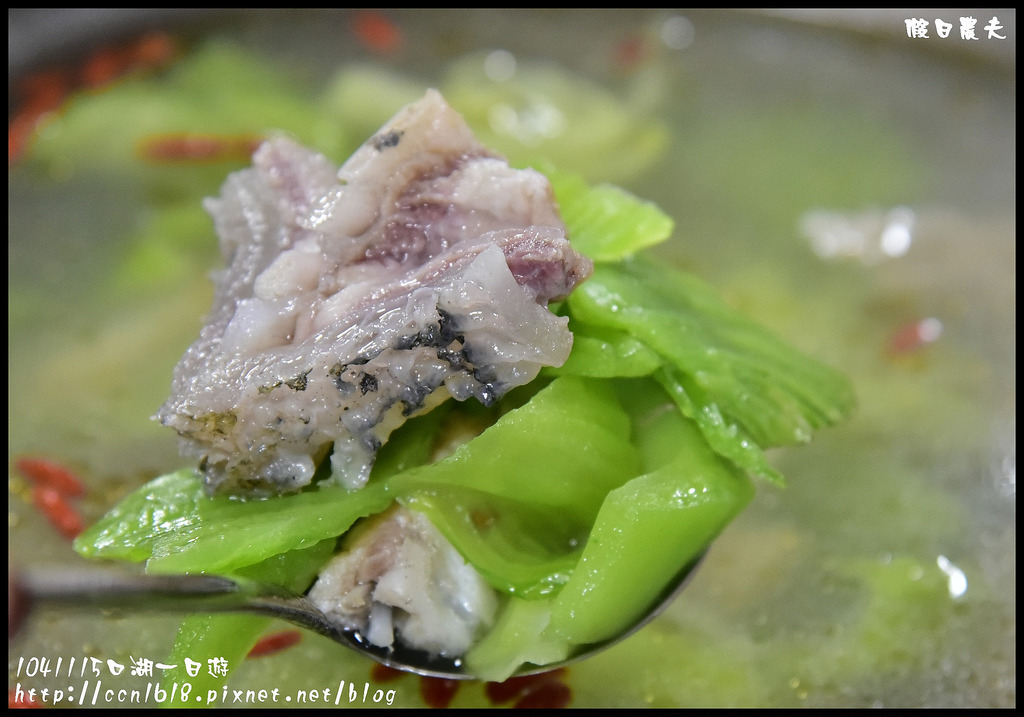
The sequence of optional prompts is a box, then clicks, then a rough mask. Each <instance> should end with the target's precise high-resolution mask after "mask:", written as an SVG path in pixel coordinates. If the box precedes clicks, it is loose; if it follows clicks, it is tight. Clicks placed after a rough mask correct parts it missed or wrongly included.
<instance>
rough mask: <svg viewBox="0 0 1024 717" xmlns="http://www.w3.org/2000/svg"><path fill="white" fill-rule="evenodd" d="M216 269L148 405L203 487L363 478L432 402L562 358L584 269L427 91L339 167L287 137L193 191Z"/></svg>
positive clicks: (549, 212)
mask: <svg viewBox="0 0 1024 717" xmlns="http://www.w3.org/2000/svg"><path fill="white" fill-rule="evenodd" d="M207 208H208V210H209V211H210V213H211V214H212V216H213V218H214V222H215V225H216V229H217V232H218V234H219V236H220V242H221V249H222V253H223V255H224V259H225V262H226V265H227V266H226V268H225V269H224V270H222V271H221V272H219V274H218V275H217V277H216V278H217V290H216V296H215V299H214V306H213V309H212V311H211V313H210V315H209V317H208V323H207V324H206V325H205V326H204V327H203V329H202V331H201V333H200V337H199V339H198V340H197V341H196V342H195V343H194V344H193V345H192V346H191V347H190V348H189V349H188V351H187V352H186V354H185V356H184V357H183V358H182V360H181V362H180V363H179V365H178V366H177V368H176V369H175V374H174V381H173V387H172V394H171V396H170V398H169V399H168V401H167V402H166V404H165V405H164V406H163V407H162V408H161V410H160V412H159V414H158V418H159V419H160V420H161V422H162V423H163V424H164V425H167V426H170V427H172V428H174V429H175V430H177V431H178V432H179V434H180V435H181V436H182V446H183V450H184V452H186V453H187V454H189V455H191V456H194V457H196V458H198V459H200V461H201V466H202V470H203V474H204V479H205V484H206V488H207V491H208V492H209V493H211V494H233V495H257V496H259V495H264V496H266V495H273V494H277V493H282V492H289V491H295V490H298V489H300V488H302V487H303V486H305V485H307V484H309V483H310V481H311V480H312V478H313V474H314V471H315V468H316V466H317V464H318V463H319V462H320V461H321V460H323V459H324V458H325V457H326V456H327V455H328V454H330V463H331V468H332V472H333V474H334V476H335V477H336V479H337V480H340V481H341V482H342V483H343V484H344V485H345V486H347V487H349V488H351V489H355V488H359V487H361V486H362V485H363V484H365V482H366V480H367V478H368V476H369V471H370V468H371V467H372V465H373V460H374V457H375V455H376V452H377V449H378V448H379V447H380V446H381V445H382V444H383V443H384V442H385V441H386V440H387V439H388V436H389V434H390V433H391V431H393V430H394V429H395V428H396V427H397V426H399V425H400V424H401V423H402V422H403V421H404V420H406V418H408V417H409V416H411V415H414V414H416V413H419V412H423V411H425V410H429V409H430V408H432V407H433V406H435V405H437V404H438V403H440V402H441V401H443V400H445V399H447V398H449V397H454V398H456V399H458V400H466V399H469V398H476V399H477V400H479V401H481V402H483V403H485V404H489V403H492V402H494V401H495V400H497V399H498V398H500V397H501V396H502V395H503V394H504V393H505V392H507V391H508V390H509V389H510V388H513V387H515V386H519V385H523V384H525V383H527V382H529V381H531V380H532V379H533V378H534V377H535V376H536V375H537V373H538V371H539V370H540V368H541V367H542V366H545V365H556V366H557V365H560V364H561V363H563V362H564V361H565V359H566V358H567V357H568V355H569V351H570V349H571V346H572V335H571V333H570V331H569V330H568V328H567V325H566V324H567V319H565V318H564V317H558V316H555V315H554V314H552V313H551V312H550V311H549V310H548V308H547V304H548V302H550V301H553V300H558V299H561V298H564V297H565V296H567V295H568V294H569V292H571V291H572V289H573V287H574V286H576V284H578V283H579V282H581V281H583V280H584V279H586V277H587V276H589V274H590V271H591V269H592V265H591V263H590V261H589V260H588V259H586V258H585V257H583V256H581V255H580V254H578V253H577V252H575V251H574V250H573V249H572V248H571V247H570V246H569V243H568V241H567V240H566V237H565V227H564V225H563V223H562V221H561V218H560V217H559V215H558V211H557V207H556V205H555V202H554V199H553V196H552V192H551V187H550V185H549V183H548V181H547V179H546V178H545V177H544V176H543V175H541V174H540V173H538V172H535V171H533V170H517V169H513V168H511V167H509V165H508V164H507V162H505V160H504V159H502V158H500V157H498V156H496V155H494V154H493V153H491V152H489V151H488V150H487V149H486V148H484V147H483V146H482V145H480V144H479V143H478V142H477V141H476V139H475V138H474V137H473V135H472V133H471V131H470V130H469V128H468V127H467V126H466V124H465V123H464V122H463V120H462V118H461V117H459V116H458V114H457V113H455V112H454V110H452V109H451V108H450V107H448V105H447V104H446V103H445V102H444V100H443V98H442V97H441V95H440V94H438V93H437V92H436V91H433V90H431V91H428V92H427V94H426V95H425V96H424V97H423V98H422V99H421V100H419V101H418V102H416V103H414V104H412V105H410V106H408V107H407V108H405V109H404V110H402V111H401V112H400V113H399V114H398V115H396V116H395V118H394V119H392V120H391V121H390V122H389V123H388V124H387V125H385V127H383V128H382V129H381V130H380V131H379V132H378V133H377V134H376V135H375V136H374V137H373V138H371V139H370V140H369V141H368V142H366V143H365V144H364V145H363V146H362V147H361V148H360V149H359V150H357V151H356V153H355V154H353V156H352V157H351V158H350V159H349V160H348V161H347V162H346V163H345V164H344V165H343V166H342V167H341V168H340V169H336V168H335V167H334V166H333V165H332V164H331V163H330V161H329V160H327V159H326V158H325V157H323V156H322V155H320V154H317V153H315V152H312V151H310V150H307V149H305V148H303V147H300V146H299V145H297V144H296V143H294V142H292V141H291V140H289V139H286V138H277V139H273V140H270V141H268V142H266V143H265V144H264V145H262V146H261V147H260V149H259V150H258V151H257V152H256V153H255V155H254V157H253V167H252V168H250V169H246V170H243V171H241V172H237V173H236V174H234V175H232V176H231V177H229V178H228V180H227V181H226V182H225V185H224V187H223V190H222V194H221V196H220V197H219V198H217V199H211V200H208V202H207Z"/></svg>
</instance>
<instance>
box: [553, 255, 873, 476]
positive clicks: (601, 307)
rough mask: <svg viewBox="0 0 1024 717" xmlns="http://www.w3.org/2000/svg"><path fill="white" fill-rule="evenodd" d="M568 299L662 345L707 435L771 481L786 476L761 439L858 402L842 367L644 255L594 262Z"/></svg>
mask: <svg viewBox="0 0 1024 717" xmlns="http://www.w3.org/2000/svg"><path fill="white" fill-rule="evenodd" d="M567 303H568V309H569V313H570V316H571V317H573V318H575V319H577V320H579V321H581V322H582V324H583V325H584V326H587V325H596V326H604V327H607V328H610V329H615V330H619V331H623V332H628V333H630V334H631V335H632V336H633V337H635V338H636V339H638V340H639V341H641V342H643V343H644V344H645V345H646V346H648V347H650V348H651V349H652V350H653V351H655V352H657V353H658V354H659V355H660V356H661V359H662V361H663V364H664V367H665V368H664V370H663V371H662V372H661V373H660V374H659V377H660V380H661V381H662V383H663V384H664V385H665V388H666V390H668V391H669V393H670V394H671V395H672V397H673V398H674V399H675V400H676V402H677V404H678V405H679V407H680V409H681V410H682V411H683V413H684V414H685V415H687V416H689V417H691V418H693V419H694V420H695V421H697V423H698V425H700V426H701V428H702V430H703V431H704V433H705V436H706V438H707V440H708V441H709V443H710V444H711V445H712V446H713V447H714V448H715V449H716V450H717V451H718V452H719V453H721V454H722V455H725V456H727V457H729V458H731V459H733V460H734V461H736V462H737V464H738V465H740V466H741V467H743V468H744V469H746V470H750V471H752V472H754V473H756V474H758V475H761V476H763V477H765V478H768V479H770V480H775V481H778V480H780V479H781V477H780V476H779V475H778V474H777V473H776V472H775V471H773V470H771V469H770V467H768V465H767V462H766V461H765V460H764V459H763V457H762V456H761V454H760V452H761V448H766V447H770V446H778V445H787V444H792V443H799V442H805V441H807V440H809V439H810V436H811V433H812V431H813V430H814V429H817V428H821V427H824V426H828V425H831V424H833V423H835V422H837V421H839V420H840V419H842V418H843V417H845V416H846V415H847V413H848V412H849V411H850V409H851V408H852V405H853V393H852V390H851V388H850V386H849V384H848V383H847V381H846V380H845V379H844V378H843V377H842V376H841V375H840V374H839V373H837V372H836V371H835V370H833V369H831V368H829V367H827V366H825V365H823V364H821V363H819V362H818V361H816V360H814V359H811V358H809V357H807V356H805V355H803V354H802V353H800V352H799V351H797V350H796V349H794V348H792V347H791V346H789V345H788V344H787V343H785V342H784V341H782V340H781V339H780V338H778V337H777V336H775V335H774V334H772V333H771V332H769V331H767V330H765V329H764V328H762V327H760V326H758V325H756V324H754V323H753V322H751V321H750V320H749V319H747V318H746V317H744V316H743V315H742V314H740V313H739V312H737V311H735V310H734V309H732V308H731V307H729V306H728V305H727V304H725V302H723V301H722V300H721V299H720V298H719V297H718V296H717V294H716V293H715V292H714V291H713V290H712V289H710V288H709V287H708V286H707V285H705V284H704V283H703V282H701V281H699V280H698V279H696V278H695V277H693V276H690V275H687V274H683V273H680V272H676V271H674V270H671V269H669V268H667V267H665V266H663V265H658V264H655V263H654V262H652V261H649V260H646V259H643V258H640V257H636V258H633V259H629V260H625V261H623V262H621V263H619V264H614V265H598V266H597V267H596V268H595V271H594V275H593V276H592V277H591V278H590V279H589V280H588V281H587V282H586V283H584V284H583V285H582V286H581V287H579V288H578V289H577V290H576V291H575V292H573V294H572V295H571V296H570V297H569V299H568V301H567ZM570 325H572V324H570Z"/></svg>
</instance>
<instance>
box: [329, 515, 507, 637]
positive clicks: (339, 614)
mask: <svg viewBox="0 0 1024 717" xmlns="http://www.w3.org/2000/svg"><path fill="white" fill-rule="evenodd" d="M309 599H310V600H311V601H312V602H313V604H314V605H316V606H317V607H318V608H320V610H321V611H322V612H323V613H324V615H326V616H327V617H328V619H330V620H331V621H332V622H334V623H335V624H337V625H339V626H341V627H342V628H344V629H346V630H355V631H357V632H359V633H360V634H361V635H362V636H363V638H364V639H366V641H367V642H369V643H370V644H371V645H376V646H377V647H390V646H392V645H393V644H394V642H395V641H396V639H397V640H400V641H401V642H402V643H404V644H406V645H409V646H411V647H415V648H417V649H420V650H424V651H426V652H430V653H432V654H435V655H443V656H445V657H458V656H460V655H462V654H463V653H465V652H466V650H468V649H469V648H470V646H472V644H473V643H474V641H475V640H476V639H477V638H478V637H479V636H480V634H481V633H482V632H483V631H484V630H486V629H487V628H488V627H490V626H491V625H492V624H493V622H494V616H495V613H496V612H497V609H498V594H497V591H495V590H494V588H492V587H491V586H490V585H488V584H487V583H486V581H484V579H483V578H482V577H481V576H480V573H478V572H477V571H476V569H475V568H473V566H471V565H470V564H468V563H467V562H466V561H465V560H464V559H463V557H462V556H461V555H460V554H459V553H458V552H457V551H456V550H455V548H454V547H453V546H452V545H451V543H449V542H448V541H447V540H446V539H445V538H444V536H442V535H441V533H440V531H438V529H437V528H435V527H434V525H433V524H432V523H431V522H430V521H429V520H428V519H427V517H426V516H424V515H423V514H422V513H418V512H416V511H414V510H409V509H407V508H402V507H396V508H393V509H392V510H390V511H388V512H386V513H383V514H381V515H378V516H374V517H373V518H371V519H370V520H369V521H367V522H364V523H362V524H361V525H360V526H359V528H357V529H356V530H355V531H353V533H352V534H351V535H349V536H346V546H345V548H344V549H343V550H342V552H340V553H339V554H338V555H336V556H335V557H334V558H332V559H331V561H330V562H328V563H327V565H326V566H324V568H323V569H322V570H321V571H320V574H319V576H318V577H317V580H316V582H315V583H314V584H313V587H312V588H310V591H309Z"/></svg>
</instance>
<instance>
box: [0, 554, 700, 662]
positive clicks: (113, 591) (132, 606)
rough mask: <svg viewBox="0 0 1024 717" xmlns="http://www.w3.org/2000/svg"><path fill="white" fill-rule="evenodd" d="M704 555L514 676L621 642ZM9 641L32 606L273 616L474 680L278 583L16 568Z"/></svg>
mask: <svg viewBox="0 0 1024 717" xmlns="http://www.w3.org/2000/svg"><path fill="white" fill-rule="evenodd" d="M704 555H706V552H705V553H702V554H700V555H699V556H697V557H696V558H695V559H694V560H693V561H691V562H690V563H688V564H687V565H685V566H684V567H683V568H682V569H681V570H680V571H679V572H678V573H677V574H676V575H675V577H674V578H673V579H672V580H671V581H670V582H669V584H668V585H667V586H666V587H665V589H664V590H663V591H662V592H661V593H660V594H659V595H658V596H657V598H656V599H655V600H653V601H652V603H651V605H650V608H649V609H648V610H647V611H646V612H645V613H644V614H643V616H642V617H641V618H640V619H639V620H637V621H636V622H635V623H634V624H633V625H631V626H630V627H629V628H627V629H626V630H624V631H623V632H621V633H619V634H618V635H616V636H614V637H612V638H609V639H607V640H604V641H602V642H598V643H593V644H589V645H582V646H580V647H579V648H577V650H576V652H575V653H573V654H572V655H570V656H569V657H568V658H567V659H565V660H562V661H561V662H558V663H554V664H547V665H543V666H533V665H524V666H522V667H520V669H519V670H517V671H516V673H515V675H513V676H516V677H519V676H525V675H533V674H537V673H541V672H548V671H550V670H553V669H555V668H558V667H562V666H565V665H568V664H572V663H574V662H579V661H581V660H584V659H586V658H588V657H590V656H592V655H593V654H595V653H597V652H599V651H601V650H604V649H606V648H608V647H610V646H612V645H614V644H615V643H617V642H621V641H622V640H625V639H626V638H627V637H629V636H630V635H632V634H634V633H635V632H637V631H638V630H639V629H640V628H642V627H644V626H645V625H647V624H648V623H650V622H651V621H652V620H653V619H654V618H655V617H657V616H658V615H660V614H661V613H662V612H663V611H664V610H665V608H666V607H668V605H669V604H670V603H671V602H672V601H673V600H675V598H676V597H677V596H678V595H679V593H681V592H682V591H683V589H684V588H685V587H686V586H687V585H688V584H689V582H690V580H691V578H692V577H693V574H694V573H695V572H696V570H697V567H698V566H699V565H700V563H701V561H702V560H703V559H704ZM8 592H9V603H8V618H9V619H8V639H10V637H11V636H13V635H14V634H15V633H16V632H17V630H18V628H19V627H20V626H21V623H22V622H23V620H24V617H25V616H26V615H27V614H28V612H29V611H31V610H32V609H33V608H34V607H36V606H37V605H44V604H50V605H55V606H60V607H76V608H88V607H92V608H101V609H105V610H114V611H121V610H127V611H160V612H180V613H215V612H248V613H254V614H259V615H264V616H267V617H274V618H278V619H281V620H285V621H286V622H289V623H291V624H293V625H297V626H298V627H301V628H303V629H305V630H309V631H310V632H315V633H317V634H319V635H323V636H325V637H328V638H330V639H331V640H334V641H335V642H338V643H340V644H342V645H344V646H345V647H348V648H349V649H352V650H354V651H356V652H358V653H359V654H361V655H364V656H366V657H369V658H371V659H373V660H376V661H377V662H379V663H381V664H383V665H387V666H388V667H391V668H394V669H397V670H402V671H404V672H411V673H413V674H417V675H422V676H425V677H441V678H446V679H455V680H472V679H475V677H474V675H473V674H471V673H470V672H469V671H468V670H467V668H466V667H465V666H464V665H463V663H462V660H461V659H458V658H454V659H453V658H446V657H441V656H439V655H434V654H431V653H429V652H426V651H423V650H417V649H414V648H409V647H405V646H403V645H401V643H399V642H397V641H396V643H395V645H393V646H391V647H377V646H375V645H372V644H370V643H369V642H368V641H367V640H366V639H365V638H364V636H363V635H362V634H361V633H360V632H358V631H355V630H348V629H345V628H342V627H340V626H338V625H336V624H335V623H333V622H332V621H331V620H330V619H329V618H328V617H327V616H326V615H324V613H323V612H321V611H320V609H319V608H317V607H316V605H314V604H313V603H312V602H311V601H310V600H309V599H308V598H306V597H305V596H304V595H299V594H297V593H295V592H292V591H290V590H288V589H286V588H283V587H281V586H279V585H271V584H267V583H259V582H254V581H250V580H245V579H242V578H237V577H232V578H227V577H222V576H217V575H146V574H133V573H124V572H113V571H109V570H102V569H96V568H61V569H45V568H38V569H31V570H18V571H15V572H14V573H13V574H12V575H9V576H8Z"/></svg>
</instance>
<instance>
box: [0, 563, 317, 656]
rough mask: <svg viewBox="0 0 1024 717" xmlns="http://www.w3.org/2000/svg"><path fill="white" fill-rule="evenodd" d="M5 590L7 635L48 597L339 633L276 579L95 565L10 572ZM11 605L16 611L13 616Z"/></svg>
mask: <svg viewBox="0 0 1024 717" xmlns="http://www.w3.org/2000/svg"><path fill="white" fill-rule="evenodd" d="M9 593H10V598H11V611H12V614H11V616H10V617H11V622H12V624H10V625H9V631H8V634H9V635H10V634H12V633H13V632H14V631H15V630H16V629H17V627H18V626H19V625H17V624H16V623H17V622H20V619H22V618H23V617H24V616H25V615H27V613H28V612H29V611H31V610H32V609H34V608H35V607H36V606H37V605H41V604H47V603H49V604H59V605H62V606H72V607H93V608H100V609H105V610H115V611H119V610H127V611H158V612H180V613H196V612H250V613H256V614H261V615H266V616H269V617H276V618H280V619H283V620H287V621H288V622H291V623H293V624H295V625H298V626H300V627H303V628H305V629H308V630H312V631H314V632H317V633H319V634H321V635H326V636H328V637H331V638H334V639H337V638H336V633H337V630H336V628H334V627H333V626H332V625H331V624H330V622H329V621H328V620H327V618H326V617H325V616H324V615H323V614H322V613H321V612H320V611H319V610H318V609H317V608H316V606H314V605H313V604H312V603H311V602H310V601H309V600H307V599H306V598H304V597H302V596H301V595H296V594H294V593H291V592H289V591H287V590H285V589H284V588H282V587H280V586H278V585H267V584H263V583H257V582H253V581H249V580H244V579H240V578H226V577H222V576H219V575H144V574H134V573H123V572H112V571H104V570H97V569H95V568H92V569H68V568H61V569H32V570H25V571H17V572H15V573H14V574H12V575H10V576H9ZM15 606H17V607H15ZM13 611H17V612H19V613H20V614H19V615H18V616H17V620H16V619H15V616H14V614H13Z"/></svg>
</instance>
